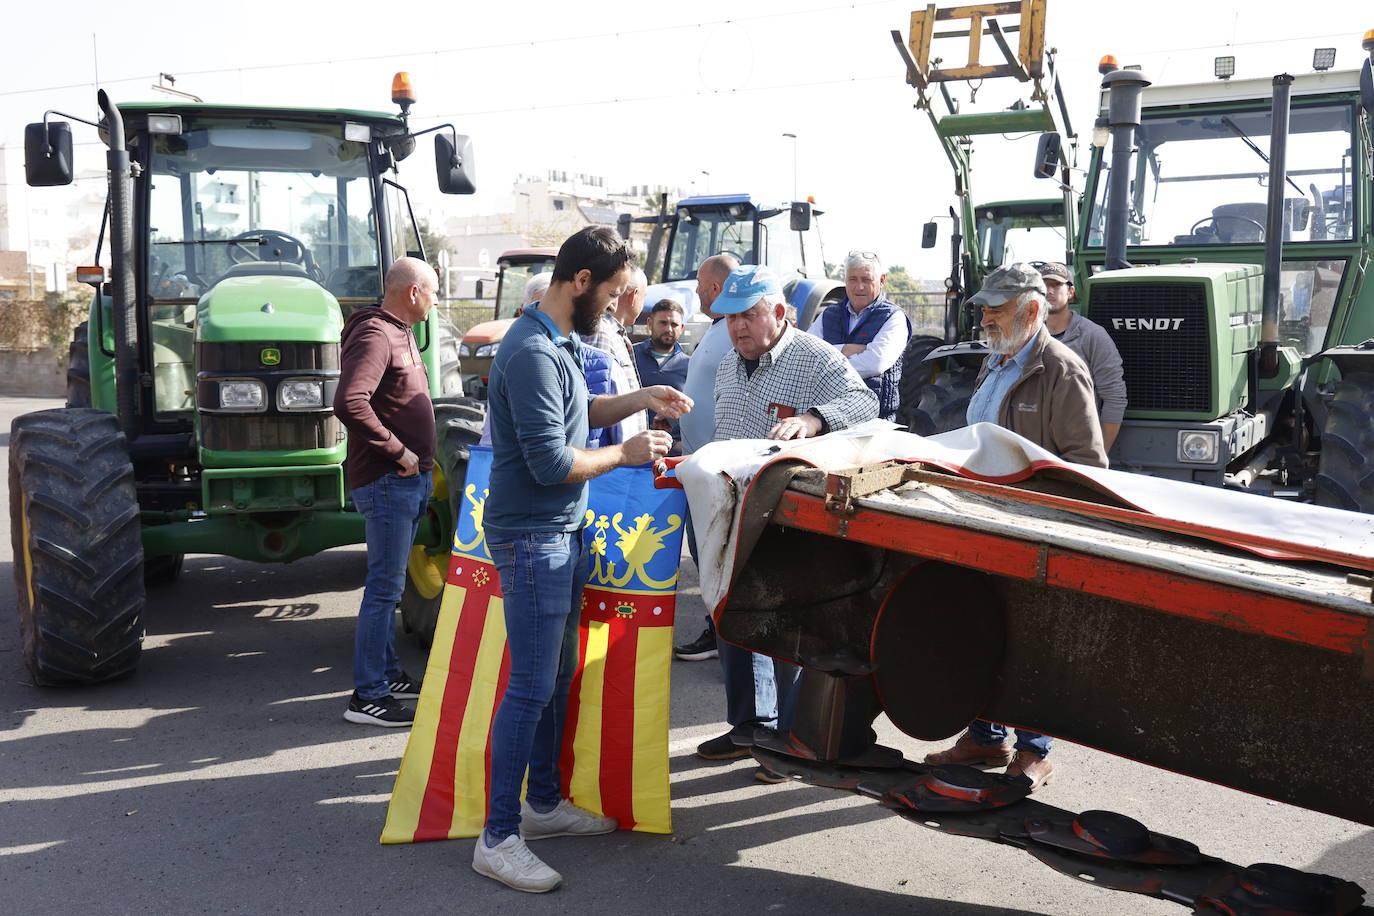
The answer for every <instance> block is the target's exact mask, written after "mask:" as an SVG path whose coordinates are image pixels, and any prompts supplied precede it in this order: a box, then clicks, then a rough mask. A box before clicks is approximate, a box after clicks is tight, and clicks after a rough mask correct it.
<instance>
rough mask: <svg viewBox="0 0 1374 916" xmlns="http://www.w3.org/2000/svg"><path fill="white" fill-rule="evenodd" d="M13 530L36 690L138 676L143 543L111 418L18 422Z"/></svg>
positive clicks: (71, 416)
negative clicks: (136, 671)
mask: <svg viewBox="0 0 1374 916" xmlns="http://www.w3.org/2000/svg"><path fill="white" fill-rule="evenodd" d="M10 525H11V529H10V530H11V537H12V543H13V545H14V579H15V585H16V586H17V590H18V600H17V607H18V610H19V632H20V637H21V640H22V643H23V651H24V662H25V664H26V665H28V668H29V672H30V673H31V674H32V675H33V679H34V682H35V683H37V684H40V685H55V684H94V683H97V682H99V681H107V680H110V679H111V678H117V677H123V676H125V675H128V674H132V673H133V670H134V668H135V667H136V666H137V665H138V658H139V655H140V654H141V652H142V651H143V623H142V615H143V602H144V588H143V542H142V539H141V537H140V532H139V510H138V497H137V494H136V493H135V491H134V471H133V465H132V464H131V463H130V461H129V451H128V446H127V445H126V443H125V440H124V434H123V433H121V432H120V430H119V423H118V421H117V420H116V419H115V416H114V415H113V414H111V413H107V412H106V411H103V410H94V409H91V408H89V407H87V408H69V409H65V410H63V409H58V410H42V411H38V412H36V413H29V414H24V415H23V416H20V417H16V418H15V420H14V423H13V425H12V426H11V427H10Z"/></svg>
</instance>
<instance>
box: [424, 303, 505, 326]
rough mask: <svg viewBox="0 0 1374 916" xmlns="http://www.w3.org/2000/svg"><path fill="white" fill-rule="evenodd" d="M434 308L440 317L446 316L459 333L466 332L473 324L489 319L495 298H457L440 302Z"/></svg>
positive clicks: (492, 312) (493, 312) (494, 305)
mask: <svg viewBox="0 0 1374 916" xmlns="http://www.w3.org/2000/svg"><path fill="white" fill-rule="evenodd" d="M435 309H436V310H437V311H438V312H439V315H440V317H442V318H447V319H448V321H449V323H450V324H452V325H453V326H454V327H455V328H457V329H458V333H459V334H466V333H467V332H468V329H470V328H471V327H472V326H473V325H476V324H481V323H482V322H483V321H491V319H492V316H493V315H494V314H495V310H496V300H495V299H488V300H486V301H485V302H473V301H470V300H462V299H457V300H454V301H452V302H441V303H439V304H438V305H436V306H435Z"/></svg>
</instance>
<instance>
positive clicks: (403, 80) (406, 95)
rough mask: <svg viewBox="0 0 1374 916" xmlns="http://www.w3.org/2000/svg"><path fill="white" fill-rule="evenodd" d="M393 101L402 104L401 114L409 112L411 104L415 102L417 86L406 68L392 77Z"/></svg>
mask: <svg viewBox="0 0 1374 916" xmlns="http://www.w3.org/2000/svg"><path fill="white" fill-rule="evenodd" d="M391 101H392V102H394V103H395V104H397V105H400V106H401V114H409V113H410V106H411V105H414V104H415V87H413V86H411V84H410V74H409V73H407V72H405V71H404V70H402V71H401V72H400V73H397V74H396V75H395V76H393V77H392V78H391Z"/></svg>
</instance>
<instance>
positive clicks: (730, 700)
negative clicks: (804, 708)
mask: <svg viewBox="0 0 1374 916" xmlns="http://www.w3.org/2000/svg"><path fill="white" fill-rule="evenodd" d="M716 648H718V649H719V650H720V667H721V670H722V671H723V672H724V673H725V721H726V722H728V723H730V731H731V732H732V733H735V734H743V733H745V732H747V731H750V730H752V729H753V727H754V726H755V725H766V726H768V727H769V728H776V729H777V730H778V731H782V732H785V731H788V730H789V729H790V728H791V727H792V700H793V694H794V693H795V692H796V691H795V689H794V688H795V687H796V684H797V677H798V675H800V674H801V668H799V667H797V666H796V665H793V664H791V663H789V662H784V661H779V660H778V659H773V658H769V657H768V656H766V655H760V654H758V653H757V652H750V651H749V650H748V649H741V648H740V647H739V646H734V645H731V644H730V643H728V642H726V641H725V640H724V639H722V638H721V636H720V633H719V632H717V633H716Z"/></svg>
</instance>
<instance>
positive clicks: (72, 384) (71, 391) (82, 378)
mask: <svg viewBox="0 0 1374 916" xmlns="http://www.w3.org/2000/svg"><path fill="white" fill-rule="evenodd" d="M89 326H90V322H89V321H83V322H81V323H80V324H78V325H77V326H76V328H75V330H73V331H72V341H71V343H69V344H68V345H67V406H68V407H90V406H91V352H90V345H89V344H88V343H87V340H86V329H87V328H88V327H89Z"/></svg>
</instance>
